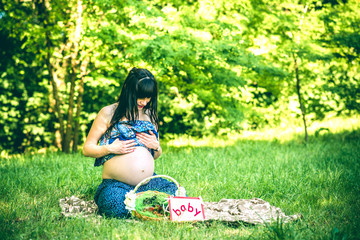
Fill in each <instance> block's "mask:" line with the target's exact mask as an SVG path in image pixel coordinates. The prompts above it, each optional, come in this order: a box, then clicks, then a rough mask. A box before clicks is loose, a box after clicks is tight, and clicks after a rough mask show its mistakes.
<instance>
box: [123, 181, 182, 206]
mask: <svg viewBox="0 0 360 240" xmlns="http://www.w3.org/2000/svg"><path fill="white" fill-rule="evenodd" d="M154 178H165V179H168V180H171V181H172V182H174V183H175V184H176V186H177V188H178V190H177V191H176V192H175V196H180V197H186V190H185V188H184V187H181V186H180V185H179V183H178V182H177V181H176V180H175V179H174V178H172V177H170V176H167V175H155V176H151V177H148V178H145V179H144V180H142V181H141V182H139V183H138V185H136V187H135V188H134V189H133V190H131V191H130V192H128V193H127V194H126V195H125V201H124V203H125V208H126V209H128V210H129V211H134V210H135V200H136V191H137V190H138V188H139V187H140V186H141V185H143V184H146V183H148V182H149V181H150V180H151V179H154Z"/></svg>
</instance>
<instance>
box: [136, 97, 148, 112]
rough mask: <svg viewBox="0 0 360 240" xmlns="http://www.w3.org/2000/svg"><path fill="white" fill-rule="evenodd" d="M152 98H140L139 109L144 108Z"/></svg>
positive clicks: (138, 101)
mask: <svg viewBox="0 0 360 240" xmlns="http://www.w3.org/2000/svg"><path fill="white" fill-rule="evenodd" d="M150 100H151V98H138V100H137V105H138V108H139V109H142V108H144V107H145V106H146V105H147V104H148V103H149V102H150Z"/></svg>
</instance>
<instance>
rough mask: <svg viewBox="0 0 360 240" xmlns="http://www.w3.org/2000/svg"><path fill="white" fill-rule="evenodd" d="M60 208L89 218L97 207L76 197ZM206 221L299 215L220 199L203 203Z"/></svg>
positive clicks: (258, 201)
mask: <svg viewBox="0 0 360 240" xmlns="http://www.w3.org/2000/svg"><path fill="white" fill-rule="evenodd" d="M60 207H61V210H62V214H63V215H64V216H65V217H77V216H82V217H90V216H96V215H97V210H98V208H97V205H96V204H95V202H94V201H93V200H91V201H84V200H81V199H79V198H78V197H75V196H72V197H66V198H64V199H60ZM204 212H205V219H206V220H219V221H226V222H245V223H250V224H265V223H271V222H276V221H278V220H280V221H282V222H289V221H292V220H296V219H299V218H300V217H301V215H291V216H287V215H285V214H284V213H283V212H282V211H281V209H280V208H277V207H274V206H271V205H270V203H268V202H266V201H264V200H262V199H260V198H253V199H221V200H220V201H219V202H204Z"/></svg>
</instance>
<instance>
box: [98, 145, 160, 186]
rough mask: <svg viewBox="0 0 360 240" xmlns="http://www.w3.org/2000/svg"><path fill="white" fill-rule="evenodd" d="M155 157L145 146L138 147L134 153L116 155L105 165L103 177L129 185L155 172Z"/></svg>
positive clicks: (135, 183)
mask: <svg viewBox="0 0 360 240" xmlns="http://www.w3.org/2000/svg"><path fill="white" fill-rule="evenodd" d="M154 167H155V164H154V158H153V156H152V155H151V154H150V152H149V151H148V150H147V149H146V148H144V147H136V148H135V151H134V152H132V153H128V154H124V155H116V156H115V157H113V158H111V159H110V160H108V161H106V162H105V163H104V166H103V174H102V178H103V179H116V180H118V181H120V182H124V183H127V184H129V185H133V186H135V185H137V184H138V183H139V182H141V181H142V180H144V179H145V178H147V177H151V176H152V175H153V174H154Z"/></svg>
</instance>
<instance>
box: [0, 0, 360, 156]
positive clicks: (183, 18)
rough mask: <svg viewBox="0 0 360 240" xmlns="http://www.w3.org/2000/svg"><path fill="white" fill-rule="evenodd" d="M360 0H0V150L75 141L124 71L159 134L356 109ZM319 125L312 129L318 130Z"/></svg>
mask: <svg viewBox="0 0 360 240" xmlns="http://www.w3.org/2000/svg"><path fill="white" fill-rule="evenodd" d="M359 13H360V1H358V0H348V1H346V0H339V1H336V0H323V1H306V0H303V1H301V0H300V1H290V0H284V1H282V0H253V1H251V0H243V1H237V0H199V1H195V0H174V1H165V0H152V1H137V0H136V1H131V0H66V1H65V0H53V1H48V0H34V1H30V0H3V1H2V2H1V3H0V43H1V44H0V79H1V80H0V82H1V83H0V93H1V94H0V151H1V152H2V154H7V153H23V152H31V151H38V150H39V149H60V150H61V151H64V152H71V151H78V149H79V146H81V144H82V143H83V141H84V139H85V138H86V134H87V132H88V131H89V128H90V127H91V124H92V120H93V119H94V118H95V116H96V114H97V112H98V111H99V110H100V109H101V108H102V107H103V106H106V105H109V104H111V103H114V102H115V101H116V99H117V97H118V96H119V94H120V91H121V88H122V85H123V82H124V80H125V77H126V75H127V72H128V71H129V70H130V69H131V68H132V67H134V66H136V67H141V68H147V69H149V70H150V71H151V72H153V73H154V75H155V76H156V78H157V80H158V82H159V91H160V95H159V119H160V128H161V135H162V137H163V138H168V139H171V138H173V137H174V136H177V135H179V134H186V135H188V136H195V137H202V136H209V135H216V136H228V135H231V134H233V133H241V132H242V131H243V130H248V129H259V128H263V127H266V126H270V127H274V126H289V125H296V124H298V125H299V126H303V127H304V131H305V132H304V136H305V140H306V137H307V136H306V135H307V133H306V127H307V126H309V125H311V123H312V122H313V121H315V120H323V119H325V118H326V119H329V118H332V117H334V116H339V115H340V116H343V115H346V116H349V115H350V116H351V115H355V114H358V113H359V111H360V84H359V80H360V73H359V60H360V58H359V53H360V16H359ZM320 130H321V129H319V131H320Z"/></svg>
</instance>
